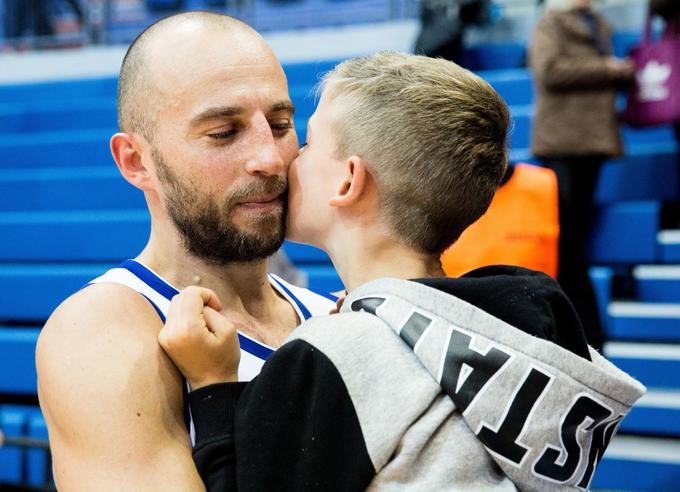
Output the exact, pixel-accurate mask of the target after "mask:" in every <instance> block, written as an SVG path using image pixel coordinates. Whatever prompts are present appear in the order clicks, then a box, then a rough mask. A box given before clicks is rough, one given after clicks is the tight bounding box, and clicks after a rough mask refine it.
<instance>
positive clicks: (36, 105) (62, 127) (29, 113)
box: [0, 98, 117, 134]
mask: <svg viewBox="0 0 680 492" xmlns="http://www.w3.org/2000/svg"><path fill="white" fill-rule="evenodd" d="M116 118H117V116H116V100H115V98H99V99H76V100H70V99H61V100H55V101H37V102H33V101H28V102H23V101H22V102H20V103H11V104H10V103H5V104H0V134H4V133H22V132H24V133H26V132H49V131H66V130H87V129H91V128H106V129H108V128H111V127H112V125H115V124H116Z"/></svg>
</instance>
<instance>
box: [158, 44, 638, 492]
mask: <svg viewBox="0 0 680 492" xmlns="http://www.w3.org/2000/svg"><path fill="white" fill-rule="evenodd" d="M508 124H509V114H508V110H507V107H506V105H505V103H504V102H503V100H502V99H501V98H500V97H499V96H498V94H497V93H496V92H495V91H494V90H493V89H492V88H491V87H490V86H489V85H488V84H487V83H486V82H484V81H483V80H481V79H480V78H479V77H477V76H475V75H473V74H472V73H470V72H468V71H466V70H464V69H462V68H460V67H458V66H457V65H455V64H453V63H451V62H448V61H444V60H440V59H430V58H425V57H420V56H411V55H405V54H397V53H381V54H376V55H374V56H370V57H366V58H359V59H354V60H350V61H347V62H345V63H342V64H340V65H339V66H338V67H336V69H335V70H334V71H332V72H331V73H330V74H328V75H327V76H326V78H325V79H324V82H323V94H322V97H321V100H320V102H319V106H318V108H317V110H316V112H315V114H314V116H313V117H312V118H311V119H310V121H309V126H308V132H307V136H308V140H307V144H306V145H305V146H304V147H303V149H302V150H301V151H300V155H299V156H298V158H297V160H296V161H295V162H294V163H293V164H292V165H291V168H290V171H289V186H290V190H289V217H288V221H287V233H288V237H289V238H290V239H292V240H294V241H299V242H305V243H310V244H314V245H316V246H319V247H321V248H323V249H324V250H326V251H327V252H328V254H329V255H330V257H331V259H332V260H333V263H334V265H335V267H336V268H337V271H338V273H339V275H340V276H341V278H342V280H343V282H344V284H345V286H346V288H347V291H348V292H349V294H348V296H347V298H346V299H345V300H344V303H343V304H342V307H341V308H340V313H339V314H336V315H331V316H324V317H315V318H312V319H311V320H309V321H307V322H305V323H303V324H302V325H301V326H300V327H299V328H297V329H296V330H295V332H294V333H293V334H292V335H291V336H290V337H289V339H288V341H287V342H286V343H285V344H284V345H283V346H282V347H281V348H280V349H278V350H277V351H276V352H275V353H274V354H273V355H272V356H271V357H270V358H269V359H268V361H267V362H266V364H265V366H264V368H263V370H262V372H261V374H260V375H259V376H258V377H257V378H255V379H254V380H253V381H252V382H250V383H248V384H244V383H236V382H235V381H236V373H237V368H238V354H239V352H238V344H237V339H236V336H235V330H234V327H233V325H232V323H230V322H229V321H228V320H227V319H226V318H224V317H223V316H222V315H221V314H220V313H219V311H220V309H221V305H220V302H219V300H218V299H217V296H216V295H215V294H214V293H213V292H211V291H209V290H207V289H201V288H198V287H196V288H189V289H187V290H185V291H184V292H183V293H182V294H180V295H179V296H177V297H176V298H175V299H174V300H173V304H172V306H171V309H170V313H169V316H168V319H167V322H166V325H165V327H164V328H163V331H162V332H161V334H160V335H159V341H160V343H161V345H162V346H163V348H164V349H165V350H166V351H167V353H168V354H169V355H170V357H171V358H172V359H173V360H174V361H175V363H176V364H177V366H178V367H179V369H180V370H181V371H182V372H183V374H184V375H185V376H186V377H187V379H188V381H189V383H190V385H191V387H192V389H193V391H192V393H191V394H190V400H191V409H192V412H193V417H194V420H195V423H196V433H197V436H196V438H197V441H196V447H195V449H194V458H195V460H196V463H197V466H198V469H199V472H200V473H201V475H202V477H203V479H204V480H205V482H206V485H207V487H208V489H209V490H226V489H229V488H230V487H231V488H237V489H238V490H253V491H262V490H296V491H300V490H323V491H332V490H338V491H348V490H365V489H369V490H396V489H399V490H428V491H430V490H515V487H519V488H521V489H522V490H546V489H550V488H559V487H560V486H564V487H566V488H581V489H585V488H587V487H588V486H589V483H590V480H591V478H592V475H593V472H594V469H595V466H596V465H597V462H598V461H599V459H600V458H601V457H602V454H603V452H604V450H605V449H606V447H607V444H608V443H609V440H610V439H611V437H612V435H613V433H614V431H615V430H616V428H617V426H618V424H619V422H620V421H621V419H622V418H623V416H624V415H625V414H626V413H627V412H628V411H629V410H630V407H631V405H632V404H633V403H634V402H635V401H636V400H637V399H638V398H639V397H640V396H641V395H642V393H643V392H644V388H643V387H642V386H641V385H640V384H639V383H637V382H636V381H634V380H632V379H631V378H629V377H628V376H626V375H625V374H623V373H622V372H620V371H618V370H617V369H616V368H614V367H613V366H612V365H610V364H609V363H608V362H606V361H605V360H604V359H603V358H602V357H601V356H600V355H599V354H597V353H596V352H595V351H591V350H589V349H588V346H587V344H586V342H585V338H584V336H583V331H582V328H581V326H580V323H579V321H578V318H577V316H576V315H575V313H574V311H573V308H572V306H571V304H570V303H569V301H568V299H567V298H566V297H565V296H564V294H563V293H562V292H561V290H560V288H559V287H558V285H557V284H556V283H555V282H554V281H553V280H552V279H550V278H549V277H547V276H546V275H543V274H540V273H537V272H533V271H530V270H525V269H521V268H515V267H487V268H482V269H479V270H475V271H474V272H471V273H470V274H468V275H467V276H464V277H462V278H459V279H453V278H446V277H444V275H443V272H442V271H441V266H440V264H439V256H440V254H441V252H442V251H443V250H444V249H445V248H446V247H447V246H448V245H449V244H451V243H452V242H453V241H455V240H456V239H457V238H458V236H459V235H460V234H461V232H462V231H463V230H464V229H465V228H466V227H467V226H469V225H470V224H471V223H472V222H474V221H475V220H476V219H477V218H478V217H479V216H481V214H482V213H483V212H484V211H485V210H486V208H487V207H488V205H489V203H490V201H491V198H492V197H493V194H494V191H495V189H496V188H497V186H498V184H499V182H500V180H501V178H502V176H503V173H504V171H505V168H506V162H507V157H506V149H505V145H506V134H507V130H508ZM230 381H231V382H230Z"/></svg>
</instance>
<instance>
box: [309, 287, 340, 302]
mask: <svg viewBox="0 0 680 492" xmlns="http://www.w3.org/2000/svg"><path fill="white" fill-rule="evenodd" d="M307 290H309V291H311V292H314V293H315V294H318V295H320V296H321V297H325V298H326V299H328V300H329V301H333V302H338V296H334V295H333V294H331V293H330V292H325V291H323V290H316V289H310V288H309V287H307Z"/></svg>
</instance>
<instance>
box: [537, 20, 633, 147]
mask: <svg viewBox="0 0 680 492" xmlns="http://www.w3.org/2000/svg"><path fill="white" fill-rule="evenodd" d="M594 18H595V22H596V25H597V31H598V33H599V42H596V41H595V40H594V39H593V36H592V34H591V32H590V30H589V29H588V26H587V25H586V24H585V23H584V22H583V21H582V20H581V18H580V16H579V13H578V12H576V11H566V12H561V11H550V12H548V13H547V14H546V15H545V17H543V19H542V20H541V21H540V22H539V23H538V25H537V27H536V31H535V33H534V39H533V42H532V44H531V48H530V54H529V62H530V65H531V68H532V70H533V73H534V78H535V88H536V114H535V116H534V124H533V129H532V132H531V150H532V153H533V154H534V155H535V156H537V157H546V158H554V157H565V156H574V155H601V156H603V157H613V156H618V155H621V153H622V151H623V148H622V144H621V136H620V134H619V124H618V121H617V118H616V112H615V98H616V88H617V86H619V85H620V83H621V80H620V79H619V77H618V74H617V73H616V72H615V71H613V70H611V69H610V68H609V66H608V65H607V64H606V63H604V60H603V55H609V54H611V52H612V48H611V29H610V28H609V26H608V25H607V24H606V23H605V22H604V20H603V19H602V18H601V17H600V16H599V15H597V14H594Z"/></svg>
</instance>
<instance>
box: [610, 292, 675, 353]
mask: <svg viewBox="0 0 680 492" xmlns="http://www.w3.org/2000/svg"><path fill="white" fill-rule="evenodd" d="M608 313H609V320H608V323H607V336H608V338H609V339H612V340H639V341H658V342H668V343H680V304H657V303H655V304H650V303H644V302H628V301H615V302H612V303H610V304H609V307H608Z"/></svg>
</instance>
